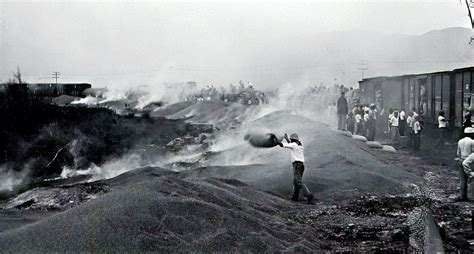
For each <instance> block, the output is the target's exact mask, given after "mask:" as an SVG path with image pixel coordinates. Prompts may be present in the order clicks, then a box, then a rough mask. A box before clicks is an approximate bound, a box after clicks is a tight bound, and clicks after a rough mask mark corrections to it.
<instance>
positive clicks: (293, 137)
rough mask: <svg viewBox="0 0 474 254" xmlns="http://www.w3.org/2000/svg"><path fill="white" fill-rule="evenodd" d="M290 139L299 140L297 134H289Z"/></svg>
mask: <svg viewBox="0 0 474 254" xmlns="http://www.w3.org/2000/svg"><path fill="white" fill-rule="evenodd" d="M290 139H294V140H300V139H299V137H298V134H296V133H293V134H291V135H290Z"/></svg>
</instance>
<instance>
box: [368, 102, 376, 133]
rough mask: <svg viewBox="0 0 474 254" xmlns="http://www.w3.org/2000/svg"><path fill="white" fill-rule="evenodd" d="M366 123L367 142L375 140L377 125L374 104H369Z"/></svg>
mask: <svg viewBox="0 0 474 254" xmlns="http://www.w3.org/2000/svg"><path fill="white" fill-rule="evenodd" d="M368 117H369V119H368V122H367V125H368V126H367V127H368V128H367V132H368V134H367V140H368V141H374V140H375V129H376V125H377V109H376V107H375V103H372V104H370V109H369V114H368Z"/></svg>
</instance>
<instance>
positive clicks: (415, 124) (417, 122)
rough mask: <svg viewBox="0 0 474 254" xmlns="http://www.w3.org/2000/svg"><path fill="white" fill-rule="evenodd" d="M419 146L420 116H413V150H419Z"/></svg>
mask: <svg viewBox="0 0 474 254" xmlns="http://www.w3.org/2000/svg"><path fill="white" fill-rule="evenodd" d="M420 144H421V123H420V116H418V115H417V116H415V120H414V122H413V150H419V149H420Z"/></svg>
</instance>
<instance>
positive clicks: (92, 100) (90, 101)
mask: <svg viewBox="0 0 474 254" xmlns="http://www.w3.org/2000/svg"><path fill="white" fill-rule="evenodd" d="M101 100H102V99H100V98H96V97H93V96H87V97H85V98H81V99H80V100H77V101H73V102H71V104H83V105H97V104H99V103H100V102H101Z"/></svg>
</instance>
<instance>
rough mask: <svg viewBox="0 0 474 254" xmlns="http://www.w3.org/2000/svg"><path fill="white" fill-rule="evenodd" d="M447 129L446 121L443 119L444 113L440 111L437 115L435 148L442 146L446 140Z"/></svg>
mask: <svg viewBox="0 0 474 254" xmlns="http://www.w3.org/2000/svg"><path fill="white" fill-rule="evenodd" d="M447 127H448V121H447V120H446V118H445V117H444V111H443V110H440V111H439V113H438V140H436V143H435V146H436V147H439V146H440V145H441V146H444V143H445V139H446V131H447Z"/></svg>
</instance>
